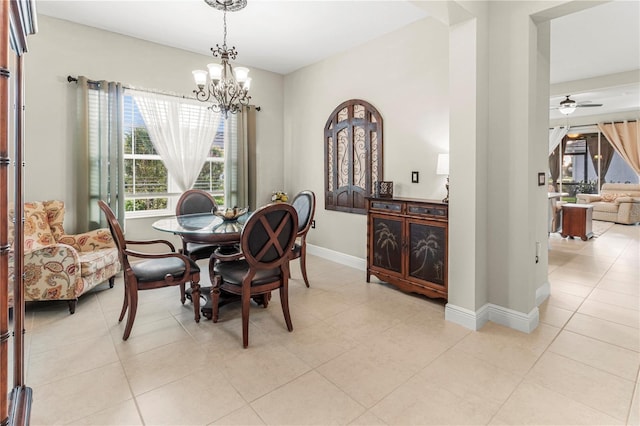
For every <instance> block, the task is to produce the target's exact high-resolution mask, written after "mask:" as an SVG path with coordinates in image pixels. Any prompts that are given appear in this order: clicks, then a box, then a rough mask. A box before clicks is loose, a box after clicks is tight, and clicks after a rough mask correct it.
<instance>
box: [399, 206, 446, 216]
mask: <svg viewBox="0 0 640 426" xmlns="http://www.w3.org/2000/svg"><path fill="white" fill-rule="evenodd" d="M407 214H409V215H417V216H429V217H436V218H440V219H446V218H447V216H448V214H447V208H446V207H444V206H438V205H429V204H426V205H425V204H408V205H407Z"/></svg>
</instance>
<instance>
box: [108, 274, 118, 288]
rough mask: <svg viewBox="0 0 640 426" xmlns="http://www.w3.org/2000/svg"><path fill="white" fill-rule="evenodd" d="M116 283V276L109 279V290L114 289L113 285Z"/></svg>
mask: <svg viewBox="0 0 640 426" xmlns="http://www.w3.org/2000/svg"><path fill="white" fill-rule="evenodd" d="M115 282H116V276H115V275H114V276H112V277H111V278H109V288H113V285H114V284H115Z"/></svg>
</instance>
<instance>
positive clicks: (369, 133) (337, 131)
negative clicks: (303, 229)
mask: <svg viewBox="0 0 640 426" xmlns="http://www.w3.org/2000/svg"><path fill="white" fill-rule="evenodd" d="M324 156H325V209H327V210H339V211H344V212H349V213H359V214H366V205H365V201H366V200H365V197H368V196H370V195H371V194H372V193H373V188H375V185H376V183H377V182H379V181H382V180H383V176H382V117H381V116H380V114H379V113H378V111H377V110H376V109H375V108H374V107H373V106H372V105H371V104H369V103H367V102H365V101H362V100H360V99H351V100H349V101H346V102H343V103H342V104H340V105H339V106H338V107H337V108H336V109H335V110H334V111H333V112H332V113H331V115H330V116H329V119H328V120H327V123H326V125H325V128H324Z"/></svg>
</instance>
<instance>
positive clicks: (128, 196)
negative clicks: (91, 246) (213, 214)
mask: <svg viewBox="0 0 640 426" xmlns="http://www.w3.org/2000/svg"><path fill="white" fill-rule="evenodd" d="M123 98H125V100H124V102H125V103H126V102H127V101H128V100H127V99H126V98H129V101H130V102H131V105H132V108H135V109H137V105H136V103H135V100H134V99H133V95H131V94H127V91H126V90H125V93H124V95H123ZM138 114H139V112H138ZM131 115H132V116H133V115H135V113H134V112H133V110H132V111H131ZM140 119H141V117H140ZM220 123H221V124H220V126H221V127H222V129H223V130H222V132H223V140H225V139H226V135H225V132H227V130H228V126H229V125H230V123H228V122H227V120H220ZM138 126H139V124H138ZM138 126H137V125H136V123H135V119H133V118H132V117H123V126H122V132H123V140H124V139H125V138H126V137H127V134H128V133H127V132H131V133H134V131H135V129H136V128H137V127H138ZM142 126H143V127H144V128H145V129H146V125H145V124H144V120H142ZM216 138H217V137H216ZM214 141H215V139H214ZM214 141H212V145H211V148H213V146H214V145H213V143H214ZM134 147H135V141H132V151H133V150H134ZM123 151H124V146H123ZM154 151H155V148H154ZM209 153H210V154H211V149H210V150H209ZM123 159H124V161H125V162H126V161H128V160H133V161H134V164H133V167H132V170H133V171H134V172H135V161H136V160H153V161H161V162H162V164H163V166H164V162H163V161H162V158H161V157H160V155H159V154H157V153H156V154H135V153H126V152H124V153H123ZM214 162H216V163H220V162H221V163H222V164H223V170H224V163H225V156H224V146H223V149H222V156H217V157H215V156H208V157H207V158H206V159H205V163H214ZM205 163H203V168H204V167H205ZM164 167H165V169H166V166H164ZM125 170H126V167H125ZM128 176H129V175H128V174H127V173H126V172H125V175H124V176H123V177H124V178H126V177H128ZM133 180H134V182H135V176H134V177H133ZM212 186H213V185H212V182H211V180H210V181H209V187H210V188H211V187H212ZM132 187H133V189H135V183H134V184H133V185H132ZM206 191H207V192H209V193H210V194H211V195H212V196H214V197H216V198H219V197H224V181H223V182H222V188H221V189H219V190H206ZM181 193H182V192H181V191H180V188H179V187H178V185H177V184H176V183H175V180H174V179H173V177H172V176H171V173H170V172H169V170H168V169H167V192H147V193H145V192H140V193H135V192H126V191H125V193H124V194H123V199H124V202H125V203H126V202H127V201H129V200H136V199H147V198H166V199H167V207H166V208H164V209H154V210H134V211H128V210H125V218H126V219H135V218H145V217H159V216H172V215H174V214H175V208H176V204H177V202H178V198H179V197H180V195H181Z"/></svg>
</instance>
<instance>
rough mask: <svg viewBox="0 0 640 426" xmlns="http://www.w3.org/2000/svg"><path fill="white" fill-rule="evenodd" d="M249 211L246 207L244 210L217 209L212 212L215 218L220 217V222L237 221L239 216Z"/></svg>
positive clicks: (235, 208)
mask: <svg viewBox="0 0 640 426" xmlns="http://www.w3.org/2000/svg"><path fill="white" fill-rule="evenodd" d="M248 210H249V208H248V207H244V208H238V207H234V208H228V209H219V210H216V211H215V212H214V214H215V215H216V216H220V217H221V218H222V220H237V219H238V218H239V217H240V216H242V215H243V214H245V213H246V212H247V211H248Z"/></svg>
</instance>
